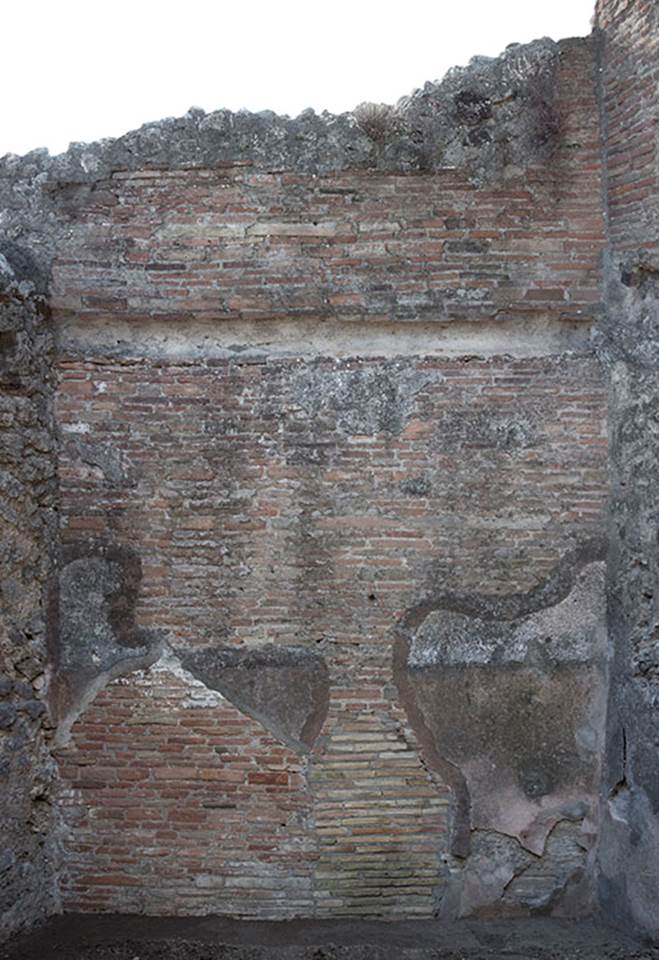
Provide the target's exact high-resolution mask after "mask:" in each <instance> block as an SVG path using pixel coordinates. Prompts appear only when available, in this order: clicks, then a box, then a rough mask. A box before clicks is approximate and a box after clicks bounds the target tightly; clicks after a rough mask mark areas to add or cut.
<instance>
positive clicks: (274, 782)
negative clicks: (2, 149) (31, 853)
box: [48, 41, 607, 918]
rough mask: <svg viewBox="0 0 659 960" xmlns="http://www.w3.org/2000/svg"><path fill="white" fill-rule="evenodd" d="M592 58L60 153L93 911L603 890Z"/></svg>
mask: <svg viewBox="0 0 659 960" xmlns="http://www.w3.org/2000/svg"><path fill="white" fill-rule="evenodd" d="M593 53H594V48H593V46H592V45H591V43H590V42H588V41H583V42H568V43H565V44H562V45H560V46H557V45H554V44H552V43H550V42H549V41H542V42H540V43H538V44H536V45H532V46H531V47H530V48H512V49H511V50H510V51H509V52H508V53H507V55H506V57H504V58H503V59H502V60H501V61H477V62H476V63H475V64H474V65H472V67H471V68H469V69H468V70H466V71H457V72H456V73H455V74H454V75H452V76H450V77H449V79H448V81H446V83H445V84H444V85H441V86H440V87H436V86H434V85H428V87H427V88H424V90H423V91H421V92H419V93H417V94H416V95H414V96H413V97H412V98H410V99H409V100H408V101H407V102H405V103H403V104H402V105H399V107H398V108H397V110H396V111H392V112H385V114H382V113H379V114H378V115H377V117H376V121H375V122H376V125H375V126H374V118H373V116H372V115H369V114H368V113H366V114H365V113H364V112H363V111H362V113H361V115H358V118H359V122H358V123H357V122H355V121H354V120H353V121H351V125H348V129H347V132H346V130H345V129H342V128H344V127H346V125H347V121H346V120H345V118H329V119H327V118H325V119H324V120H322V123H316V121H314V122H313V123H314V124H316V127H318V126H319V127H320V129H315V128H314V127H313V124H312V121H311V120H310V118H308V117H307V118H302V119H301V120H300V121H296V123H298V126H297V128H296V130H297V134H296V136H295V137H291V136H290V135H289V134H288V133H286V131H287V130H288V128H286V127H285V125H284V126H283V127H282V131H283V132H282V138H284V140H285V144H284V147H281V146H280V145H277V146H273V134H272V130H273V129H274V130H277V124H280V123H281V121H279V120H278V119H277V118H269V119H268V120H267V124H266V125H265V126H264V127H263V128H262V127H261V126H260V124H262V123H265V120H263V121H262V119H260V118H251V119H250V121H249V122H250V123H252V124H254V125H255V126H254V133H253V136H252V137H251V139H249V141H247V140H246V145H245V146H244V148H243V151H242V153H241V154H240V157H239V158H237V157H234V156H231V154H230V149H229V148H228V147H226V146H224V145H223V144H225V143H228V144H229V145H231V144H234V143H235V142H236V140H238V142H240V137H241V136H242V134H241V124H243V123H246V122H247V121H246V120H244V119H243V118H240V117H237V118H231V117H229V118H228V117H227V116H225V115H221V116H214V117H212V118H206V117H204V116H203V115H202V116H201V117H200V116H196V115H194V116H192V117H190V118H188V119H187V120H186V123H187V124H188V125H189V127H188V128H186V129H189V128H190V127H192V129H193V130H194V131H196V132H195V133H194V135H195V136H197V137H200V138H202V140H203V137H208V136H209V131H215V134H216V135H217V136H219V133H218V131H219V132H220V133H221V134H222V136H223V137H225V140H220V141H219V142H216V143H215V154H214V162H210V161H209V153H208V151H207V149H206V147H204V149H203V150H202V151H201V153H198V152H195V150H196V148H195V150H193V151H192V154H191V157H192V159H190V158H188V159H187V160H186V159H185V158H183V161H181V162H171V163H168V164H167V167H168V168H167V169H161V167H162V163H161V162H158V159H157V158H158V156H159V151H160V150H161V149H165V148H164V147H161V146H160V142H161V141H160V139H159V137H162V136H163V132H162V131H161V132H160V133H156V131H154V132H153V133H152V134H151V135H150V136H147V135H146V134H145V136H144V138H143V139H144V142H148V150H150V151H151V152H152V154H153V155H154V156H155V157H156V159H155V160H153V161H152V162H151V164H149V165H147V166H146V167H145V166H144V165H143V166H142V167H140V166H139V164H138V162H137V161H136V160H134V159H133V160H131V164H130V169H128V170H112V169H107V164H106V165H105V166H104V163H105V161H104V160H103V158H101V160H99V161H98V162H96V168H99V167H100V169H101V173H100V174H99V175H98V176H97V177H96V179H95V181H94V183H93V185H92V186H90V184H89V183H88V182H81V181H77V182H73V183H70V184H69V185H67V186H65V185H63V184H62V183H59V184H57V185H56V184H52V183H51V184H50V186H49V188H48V196H49V203H51V204H53V205H54V209H55V210H56V211H57V216H58V217H59V219H60V220H61V222H63V223H64V224H65V225H66V229H64V230H62V231H61V233H59V234H58V236H57V237H56V241H55V248H54V254H55V256H54V263H53V272H52V276H53V280H52V289H51V297H52V306H53V310H54V314H55V317H56V320H57V324H58V331H59V338H60V361H59V375H60V386H59V390H58V400H57V417H58V423H59V428H60V431H61V453H60V477H61V485H62V486H61V492H62V526H61V537H62V550H61V556H60V576H59V584H58V587H57V590H56V591H54V595H53V609H54V610H55V611H56V615H55V618H54V625H55V627H54V634H53V656H54V658H55V678H54V682H53V685H52V691H51V692H52V699H53V703H54V705H55V707H56V711H57V715H58V720H59V730H58V744H59V746H58V751H57V757H58V760H59V763H60V768H61V772H62V778H63V788H62V794H61V803H62V807H63V811H64V815H65V820H66V829H67V834H66V849H67V864H66V870H65V873H64V878H63V895H64V899H65V905H66V906H67V908H69V909H82V910H91V909H100V910H124V911H146V912H152V913H171V912H179V913H203V912H224V913H231V914H237V915H241V916H260V917H275V918H281V917H286V916H295V915H306V916H309V915H317V916H330V915H367V916H385V917H391V916H397V915H398V916H432V915H435V914H437V913H443V914H444V915H445V916H457V915H466V914H472V913H474V912H483V911H485V912H487V911H495V912H498V913H501V912H506V911H511V912H514V911H520V910H521V911H524V910H526V911H534V910H545V911H557V912H564V913H568V914H579V913H583V912H584V911H586V910H588V909H589V904H590V895H591V894H590V887H589V876H590V873H591V856H592V846H593V842H594V836H595V830H596V821H597V792H598V783H599V779H600V766H599V757H600V754H601V751H602V746H603V743H602V735H603V727H604V704H605V699H606V697H605V691H606V659H607V648H606V636H605V631H604V608H605V605H604V593H603V590H604V581H603V560H604V546H603V533H604V527H605V520H604V507H605V502H606V477H605V462H606V429H605V388H604V382H603V379H602V375H601V371H600V368H599V365H598V363H597V362H596V361H595V359H594V358H593V356H592V354H591V349H590V343H589V335H590V327H591V324H592V321H593V319H594V317H595V316H596V311H597V308H598V302H599V295H600V274H599V254H600V250H601V245H602V240H603V229H602V219H601V213H600V183H599V149H598V146H599V145H598V126H597V112H596V100H595V83H594V71H595V63H594V57H593ZM360 124H361V126H360ZM305 125H306V126H305ZM337 130H338V131H339V132H338V133H337ZM339 134H340V137H339ZM285 137H288V139H286V138H285ZM323 137H325V138H326V139H325V141H323V139H322V138H323ZM337 137H339V139H336V138H337ZM328 141H330V142H331V144H332V145H333V146H332V150H333V151H334V152H332V151H330V152H329V155H328V156H325V155H324V154H322V152H321V151H320V150H319V148H318V146H317V144H318V143H321V144H322V143H323V142H324V143H325V144H326V146H329V143H328ZM203 142H204V143H206V141H205V140H204V141H203ZM154 144H155V146H154ZM300 144H302V146H300ZM143 149H144V147H143ZM167 149H172V148H171V146H170V147H168V148H167ZM190 149H191V148H188V150H189V151H190ZM300 150H302V151H303V153H302V155H301V156H300V155H299V151H300ZM321 157H322V160H321V159H320V158H321ZM85 164H86V167H87V168H90V169H94V167H95V161H94V159H93V157H92V159H91V160H90V159H89V158H86V159H85Z"/></svg>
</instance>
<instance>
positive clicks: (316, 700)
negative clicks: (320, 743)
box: [177, 644, 329, 752]
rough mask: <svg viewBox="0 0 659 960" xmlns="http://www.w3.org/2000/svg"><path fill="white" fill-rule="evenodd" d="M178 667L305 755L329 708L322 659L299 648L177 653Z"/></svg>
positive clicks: (183, 651) (324, 664)
mask: <svg viewBox="0 0 659 960" xmlns="http://www.w3.org/2000/svg"><path fill="white" fill-rule="evenodd" d="M177 654H178V656H179V657H180V660H181V664H182V666H183V667H184V668H185V669H186V670H188V671H189V672H190V673H191V674H192V675H193V676H194V677H196V678H197V679H199V680H201V681H202V682H203V683H204V684H205V685H206V686H207V687H209V688H210V689H212V690H217V691H219V692H220V693H222V694H223V695H224V696H225V697H226V698H227V699H228V700H230V701H231V702H232V703H233V704H234V705H235V706H237V707H238V708H239V709H240V710H242V711H243V712H244V713H246V714H247V715H248V716H250V717H253V718H254V719H255V720H258V721H259V722H260V723H262V724H263V725H264V726H265V727H266V728H267V729H269V730H271V731H272V733H274V735H275V736H276V737H278V738H279V739H281V740H283V741H284V743H286V744H287V745H288V746H290V747H292V748H293V749H294V750H296V751H301V752H308V751H309V750H310V749H311V748H312V747H313V745H314V742H315V740H316V738H317V736H318V734H319V733H320V730H321V728H322V726H323V723H324V721H325V718H326V716H327V710H328V705H329V672H328V669H327V664H326V663H325V660H324V659H323V657H321V656H320V655H319V654H317V653H315V652H314V651H312V650H308V649H306V648H305V647H295V646H275V645H274V644H267V645H265V646H263V647H258V648H256V649H247V650H245V649H237V648H233V647H221V648H210V647H209V648H206V649H204V650H178V651H177Z"/></svg>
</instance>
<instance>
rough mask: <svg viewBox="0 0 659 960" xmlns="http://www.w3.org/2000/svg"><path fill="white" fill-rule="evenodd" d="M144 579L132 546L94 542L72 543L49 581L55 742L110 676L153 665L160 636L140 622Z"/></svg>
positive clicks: (64, 735)
mask: <svg viewBox="0 0 659 960" xmlns="http://www.w3.org/2000/svg"><path fill="white" fill-rule="evenodd" d="M141 579H142V565H141V562H140V559H139V556H138V555H137V554H136V553H135V552H134V551H133V550H132V549H130V548H129V547H126V546H120V545H116V544H109V543H104V542H94V541H80V542H78V543H69V544H67V545H66V546H65V547H64V548H63V550H62V554H61V558H60V565H59V574H58V577H57V581H56V582H55V583H53V584H52V586H51V600H50V608H51V609H50V652H51V662H52V676H51V682H50V690H49V695H50V701H51V708H52V710H53V713H54V715H55V718H56V720H57V721H58V731H57V738H56V739H57V743H58V744H62V743H64V742H66V740H67V738H68V736H69V734H70V731H71V727H72V725H73V723H74V722H75V720H76V719H77V717H78V716H79V715H80V714H81V713H82V712H83V711H84V709H85V708H86V706H87V705H88V704H89V703H90V702H91V701H92V700H93V699H94V697H95V696H96V695H97V693H98V691H99V690H100V689H102V688H103V687H104V686H105V685H106V684H107V683H109V682H110V681H111V680H113V679H116V678H117V677H118V676H121V675H123V674H124V673H126V672H131V671H133V670H135V669H138V668H140V667H144V666H148V665H149V664H151V663H153V662H155V660H157V659H158V657H159V656H160V655H161V652H162V640H161V638H160V637H158V636H157V635H156V634H155V633H153V632H149V631H145V630H141V629H140V628H139V627H138V626H137V624H136V622H135V603H136V601H137V596H138V592H139V586H140V582H141Z"/></svg>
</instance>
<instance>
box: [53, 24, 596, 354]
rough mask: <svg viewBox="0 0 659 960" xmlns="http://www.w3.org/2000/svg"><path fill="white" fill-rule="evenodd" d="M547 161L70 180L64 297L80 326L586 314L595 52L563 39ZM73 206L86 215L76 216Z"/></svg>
mask: <svg viewBox="0 0 659 960" xmlns="http://www.w3.org/2000/svg"><path fill="white" fill-rule="evenodd" d="M553 109H554V112H555V123H556V126H557V140H556V144H555V150H554V151H553V153H552V156H551V160H550V161H549V163H545V164H541V165H540V164H538V165H536V166H530V167H529V169H528V170H525V171H524V173H523V175H522V171H521V169H520V167H518V166H516V164H521V163H522V162H523V158H521V157H513V156H511V157H510V162H509V166H508V181H507V182H504V183H503V185H502V184H497V185H496V186H494V185H493V186H492V187H491V188H486V187H484V186H483V185H482V183H480V181H479V180H478V178H474V177H470V176H469V175H468V172H467V171H465V170H458V169H455V168H451V167H449V168H445V169H440V170H438V172H436V173H434V174H432V175H429V174H409V175H401V174H399V175H397V174H395V173H387V174H384V173H378V172H376V171H373V170H368V171H360V170H358V169H357V170H349V171H347V172H345V173H341V174H327V175H309V174H308V173H298V172H296V171H294V170H293V171H291V170H281V171H270V170H267V169H266V170H263V169H260V168H257V169H254V165H253V164H252V163H251V162H245V163H244V164H234V165H228V166H225V167H220V168H219V169H212V170H208V169H199V170H148V169H147V170H138V171H135V172H116V173H114V174H113V175H112V176H110V177H109V178H108V179H107V180H102V181H99V182H98V183H96V184H95V186H94V189H93V190H90V189H89V187H88V186H86V185H85V186H80V187H77V188H76V187H75V185H72V187H71V188H70V194H67V204H68V207H65V213H68V216H69V217H70V219H71V229H70V230H69V231H68V238H66V239H64V240H63V242H62V243H61V244H60V246H59V248H58V251H57V256H56V258H55V264H54V277H53V287H52V302H53V307H54V309H55V311H56V312H57V314H58V315H61V317H62V320H66V319H67V317H68V318H70V315H71V314H73V315H74V318H75V321H76V324H77V325H78V327H81V326H84V325H85V324H89V323H91V322H93V321H96V322H97V323H100V322H102V320H104V319H105V320H106V321H107V320H109V321H111V323H112V324H113V325H114V326H118V324H119V323H120V322H121V321H123V320H125V321H129V322H130V323H129V327H128V335H127V342H126V341H124V342H123V343H122V348H123V349H128V350H130V330H131V325H132V328H135V327H139V326H140V325H142V324H144V323H145V321H147V320H148V319H149V318H154V317H157V318H160V319H164V320H167V319H169V320H175V319H183V320H186V321H188V322H192V321H199V320H203V319H210V320H213V321H218V320H223V321H229V320H244V321H249V320H252V321H262V320H273V319H277V318H287V319H305V318H319V317H322V318H323V319H325V320H327V319H329V318H339V319H343V320H352V321H355V320H368V321H369V322H371V323H377V322H387V323H392V322H394V321H396V322H402V321H412V322H414V321H432V322H442V323H452V324H454V325H455V324H457V323H459V322H464V321H468V322H470V323H472V322H475V321H484V320H487V321H496V322H497V323H499V324H504V323H505V322H506V321H509V320H515V321H518V323H519V332H520V334H521V333H523V331H524V328H526V327H528V326H529V325H533V324H534V323H540V324H546V323H548V322H551V321H554V322H558V323H564V324H567V325H575V324H576V325H579V324H581V325H584V326H585V327H586V329H587V328H588V325H589V324H590V323H591V322H592V320H593V317H594V316H595V314H596V308H597V305H598V302H599V299H600V291H599V259H598V256H599V251H600V244H601V242H602V218H601V197H600V192H599V188H598V183H599V171H600V159H599V131H598V122H597V106H596V100H595V86H594V62H593V48H592V46H591V45H590V43H589V42H586V41H583V42H580V43H570V42H566V43H564V44H563V45H562V47H561V49H560V55H559V59H558V68H557V77H556V81H555V95H554V107H553ZM72 211H73V212H72Z"/></svg>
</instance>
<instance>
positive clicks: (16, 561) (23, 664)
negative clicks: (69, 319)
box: [0, 256, 58, 940]
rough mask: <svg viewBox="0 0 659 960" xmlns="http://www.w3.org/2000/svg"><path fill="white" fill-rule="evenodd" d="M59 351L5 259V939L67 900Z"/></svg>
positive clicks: (0, 709)
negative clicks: (52, 670)
mask: <svg viewBox="0 0 659 960" xmlns="http://www.w3.org/2000/svg"><path fill="white" fill-rule="evenodd" d="M52 348H53V343H52V331H51V328H50V324H49V318H48V313H47V309H46V305H45V303H44V301H43V299H42V298H40V297H38V296H36V295H35V293H34V289H33V288H32V286H31V285H30V284H29V283H24V282H23V283H21V282H19V281H18V279H17V278H16V277H15V275H14V273H13V271H12V269H11V267H10V266H9V263H8V262H7V260H6V259H5V258H4V257H2V256H0V491H1V507H0V530H1V541H0V542H1V546H0V562H1V563H2V585H1V592H0V823H1V824H2V843H1V845H0V940H2V939H3V938H4V937H5V936H6V935H7V934H8V933H10V932H12V931H13V930H16V929H18V928H20V927H22V926H24V925H25V924H28V923H32V922H34V920H36V919H39V918H41V917H44V916H46V915H48V914H49V913H51V912H52V911H53V910H54V909H56V907H57V903H58V898H57V887H56V869H57V856H56V847H55V842H54V836H55V834H54V815H53V809H52V801H53V777H54V764H53V761H52V759H51V757H50V754H49V751H48V749H47V737H48V734H49V730H50V725H49V721H48V717H47V712H46V707H45V704H44V701H43V694H44V690H45V669H46V626H45V619H46V617H45V599H46V588H47V583H48V579H49V577H50V575H51V566H52V562H53V547H54V539H55V533H56V525H57V521H56V517H55V513H54V507H55V493H56V486H55V464H56V454H55V444H54V436H53V417H52V375H51V363H52Z"/></svg>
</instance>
